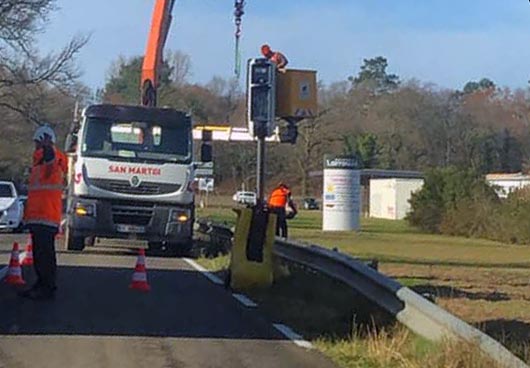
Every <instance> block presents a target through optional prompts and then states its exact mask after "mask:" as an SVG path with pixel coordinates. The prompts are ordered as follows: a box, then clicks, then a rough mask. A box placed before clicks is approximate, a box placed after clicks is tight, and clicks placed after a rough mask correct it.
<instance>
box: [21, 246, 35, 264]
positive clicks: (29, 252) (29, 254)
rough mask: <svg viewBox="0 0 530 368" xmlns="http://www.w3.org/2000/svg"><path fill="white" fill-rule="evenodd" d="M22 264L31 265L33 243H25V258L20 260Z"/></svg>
mask: <svg viewBox="0 0 530 368" xmlns="http://www.w3.org/2000/svg"><path fill="white" fill-rule="evenodd" d="M22 266H33V244H31V243H28V245H26V258H24V260H23V261H22Z"/></svg>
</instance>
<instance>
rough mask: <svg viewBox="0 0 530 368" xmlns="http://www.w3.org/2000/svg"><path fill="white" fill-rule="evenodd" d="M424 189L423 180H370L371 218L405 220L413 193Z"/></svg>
mask: <svg viewBox="0 0 530 368" xmlns="http://www.w3.org/2000/svg"><path fill="white" fill-rule="evenodd" d="M422 187H423V179H370V217H374V218H383V219H390V220H401V219H403V218H405V216H406V215H407V213H408V212H409V211H410V203H409V199H410V197H411V195H412V193H414V192H416V191H418V190H420V189H421V188H422Z"/></svg>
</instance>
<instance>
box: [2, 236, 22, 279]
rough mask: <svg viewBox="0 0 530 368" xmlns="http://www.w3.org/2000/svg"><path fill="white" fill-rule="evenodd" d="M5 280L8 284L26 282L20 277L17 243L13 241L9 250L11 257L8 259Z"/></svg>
mask: <svg viewBox="0 0 530 368" xmlns="http://www.w3.org/2000/svg"><path fill="white" fill-rule="evenodd" d="M5 282H6V283H8V284H10V285H25V284H26V282H25V281H24V279H23V278H22V269H21V268H20V259H19V251H18V243H13V251H12V252H11V259H10V260H9V268H8V270H7V277H6V279H5Z"/></svg>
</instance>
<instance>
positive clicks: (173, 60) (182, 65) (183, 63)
mask: <svg viewBox="0 0 530 368" xmlns="http://www.w3.org/2000/svg"><path fill="white" fill-rule="evenodd" d="M166 60H167V61H168V63H169V65H171V67H172V68H173V72H172V73H171V80H172V81H173V83H174V84H175V86H176V87H181V86H182V85H184V84H186V83H187V82H188V78H189V77H190V76H191V57H190V56H189V55H188V54H186V53H184V52H182V51H180V50H175V51H169V52H168V53H167V56H166Z"/></svg>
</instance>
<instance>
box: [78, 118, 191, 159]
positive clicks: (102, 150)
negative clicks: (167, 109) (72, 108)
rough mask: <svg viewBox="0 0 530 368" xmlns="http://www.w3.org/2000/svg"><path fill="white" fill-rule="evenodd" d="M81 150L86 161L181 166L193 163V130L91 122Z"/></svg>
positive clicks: (166, 126) (111, 122)
mask: <svg viewBox="0 0 530 368" xmlns="http://www.w3.org/2000/svg"><path fill="white" fill-rule="evenodd" d="M81 148H82V153H83V156H86V157H105V158H123V159H127V160H132V161H164V162H179V163H188V162H189V161H190V160H191V152H190V131H189V127H187V126H185V125H181V124H178V125H177V124H167V123H166V124H160V123H146V122H116V121H109V120H106V119H100V118H89V119H88V120H87V122H86V126H85V134H84V139H83V142H82V147H81Z"/></svg>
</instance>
